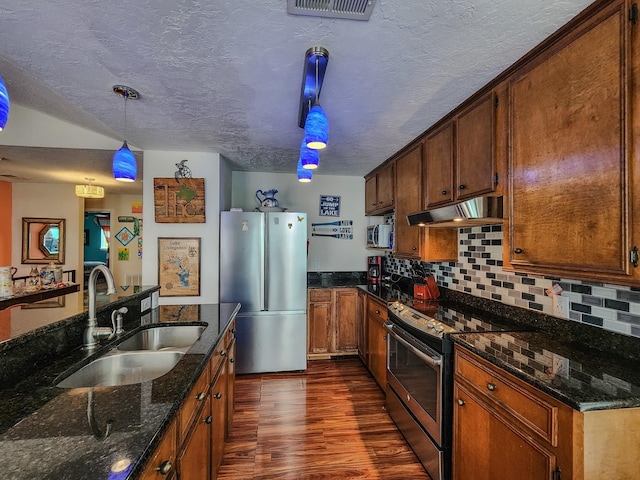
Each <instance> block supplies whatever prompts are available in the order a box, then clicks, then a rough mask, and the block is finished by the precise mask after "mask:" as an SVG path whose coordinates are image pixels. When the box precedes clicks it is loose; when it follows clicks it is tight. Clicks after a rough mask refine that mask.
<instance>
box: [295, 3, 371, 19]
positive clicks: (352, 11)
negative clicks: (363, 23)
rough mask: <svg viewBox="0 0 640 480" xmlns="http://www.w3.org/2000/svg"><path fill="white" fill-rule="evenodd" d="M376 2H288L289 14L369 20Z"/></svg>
mask: <svg viewBox="0 0 640 480" xmlns="http://www.w3.org/2000/svg"><path fill="white" fill-rule="evenodd" d="M375 3H376V0H287V13H290V14H292V15H310V16H313V17H327V18H347V19H349V20H369V17H371V11H372V10H373V6H374V5H375Z"/></svg>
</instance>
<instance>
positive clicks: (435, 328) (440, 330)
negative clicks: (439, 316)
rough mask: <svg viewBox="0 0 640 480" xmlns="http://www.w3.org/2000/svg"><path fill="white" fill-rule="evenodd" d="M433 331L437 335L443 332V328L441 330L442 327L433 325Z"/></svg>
mask: <svg viewBox="0 0 640 480" xmlns="http://www.w3.org/2000/svg"><path fill="white" fill-rule="evenodd" d="M433 329H434V330H435V331H436V332H438V333H442V331H443V330H444V328H442V325H434V326H433Z"/></svg>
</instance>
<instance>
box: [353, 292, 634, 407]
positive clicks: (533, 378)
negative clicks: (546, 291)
mask: <svg viewBox="0 0 640 480" xmlns="http://www.w3.org/2000/svg"><path fill="white" fill-rule="evenodd" d="M358 288H361V289H363V290H365V291H367V293H369V295H372V296H373V297H375V298H377V299H379V300H382V301H383V302H391V301H395V300H400V301H401V302H403V303H405V304H406V305H408V306H413V307H414V308H417V309H418V310H420V309H421V306H417V305H413V304H412V301H413V296H412V295H410V294H409V293H407V292H405V291H402V290H398V289H393V290H389V289H383V290H382V291H381V292H375V293H372V292H370V291H368V290H367V286H359V287H358ZM441 293H442V295H441V298H440V299H439V301H437V302H433V303H432V304H430V305H428V311H426V313H427V314H428V315H430V316H434V317H436V318H438V319H440V320H442V319H443V318H446V319H447V322H448V323H453V324H455V327H456V328H458V329H459V330H460V331H461V332H462V333H459V334H453V335H451V339H452V340H453V342H454V343H456V344H458V345H461V346H463V347H465V348H467V349H469V350H471V351H473V352H474V353H476V354H478V355H479V356H481V357H482V358H484V359H486V360H488V361H489V362H491V363H493V364H494V365H496V366H497V367H499V368H502V369H503V370H505V371H507V372H509V373H511V374H513V375H515V376H516V377H518V378H520V379H521V380H523V381H525V382H527V383H528V384H530V385H532V386H534V387H536V388H538V389H540V390H542V391H544V392H546V393H548V394H549V395H551V396H552V397H554V398H556V399H557V400H559V401H561V402H563V403H565V404H567V405H569V406H570V407H572V408H574V409H576V410H579V411H588V410H603V409H615V408H628V407H640V341H638V339H636V338H633V337H629V336H627V335H622V334H618V333H615V332H608V331H606V330H603V329H600V328H596V327H593V326H591V325H585V324H580V323H577V322H573V321H571V320H563V319H558V318H556V317H550V316H548V315H543V314H540V313H538V312H534V311H531V310H528V309H523V308H519V307H512V306H508V305H505V304H502V303H499V302H494V301H489V300H486V299H478V298H477V297H472V296H470V295H466V294H463V293H461V292H455V291H452V290H448V289H441Z"/></svg>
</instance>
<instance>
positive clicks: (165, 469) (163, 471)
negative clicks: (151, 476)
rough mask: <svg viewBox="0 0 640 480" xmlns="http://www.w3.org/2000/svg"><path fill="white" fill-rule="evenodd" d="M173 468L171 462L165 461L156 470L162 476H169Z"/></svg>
mask: <svg viewBox="0 0 640 480" xmlns="http://www.w3.org/2000/svg"><path fill="white" fill-rule="evenodd" d="M172 467H173V465H171V462H170V461H169V460H165V461H164V462H162V463H161V464H160V466H159V467H158V468H156V470H157V471H158V473H160V475H168V474H169V472H170V471H171V468H172Z"/></svg>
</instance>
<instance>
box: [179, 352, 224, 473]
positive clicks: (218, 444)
mask: <svg viewBox="0 0 640 480" xmlns="http://www.w3.org/2000/svg"><path fill="white" fill-rule="evenodd" d="M227 376H228V371H227V363H226V362H225V363H224V364H223V365H222V367H221V369H220V372H219V373H218V377H217V379H216V380H215V382H214V383H213V385H212V386H211V395H210V397H211V417H212V422H211V429H210V430H211V478H216V477H217V474H218V468H219V467H220V463H221V462H222V455H223V454H224V439H225V433H226V429H227V404H226V401H227V396H228V392H227V382H228V378H227ZM183 478H190V477H183ZM194 478H196V477H194ZM203 478H204V477H203Z"/></svg>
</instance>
